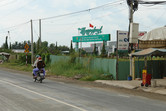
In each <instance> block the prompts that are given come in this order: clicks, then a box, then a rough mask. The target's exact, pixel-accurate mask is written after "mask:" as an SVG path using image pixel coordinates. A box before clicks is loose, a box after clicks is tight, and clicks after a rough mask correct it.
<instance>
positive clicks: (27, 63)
mask: <svg viewBox="0 0 166 111" xmlns="http://www.w3.org/2000/svg"><path fill="white" fill-rule="evenodd" d="M27 58H28V57H27V52H26V66H27V64H28V61H27Z"/></svg>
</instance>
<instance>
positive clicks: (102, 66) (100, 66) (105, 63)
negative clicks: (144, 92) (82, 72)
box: [50, 55, 116, 79]
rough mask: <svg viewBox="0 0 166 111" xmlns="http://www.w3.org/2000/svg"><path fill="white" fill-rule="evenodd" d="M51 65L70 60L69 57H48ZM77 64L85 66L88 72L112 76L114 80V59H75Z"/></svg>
mask: <svg viewBox="0 0 166 111" xmlns="http://www.w3.org/2000/svg"><path fill="white" fill-rule="evenodd" d="M50 60H51V64H54V62H59V61H65V62H68V61H69V60H70V56H55V55H50ZM76 62H77V63H81V64H83V65H84V66H87V68H88V70H97V71H101V72H103V73H105V74H112V75H113V77H114V79H116V59H102V58H82V57H77V58H76Z"/></svg>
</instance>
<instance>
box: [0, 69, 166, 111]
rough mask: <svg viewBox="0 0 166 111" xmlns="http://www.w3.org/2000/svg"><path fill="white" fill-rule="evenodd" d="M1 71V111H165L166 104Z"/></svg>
mask: <svg viewBox="0 0 166 111" xmlns="http://www.w3.org/2000/svg"><path fill="white" fill-rule="evenodd" d="M30 75H31V74H29V75H24V74H19V73H16V72H10V71H5V70H2V69H0V111H166V102H165V101H159V100H153V99H148V98H145V97H140V96H133V95H128V94H123V93H121V92H114V91H107V90H101V89H98V88H93V87H85V86H80V85H77V84H70V83H65V82H59V81H53V80H48V79H45V80H44V81H43V83H35V82H33V80H32V77H31V76H30Z"/></svg>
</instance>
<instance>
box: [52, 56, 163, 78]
mask: <svg viewBox="0 0 166 111" xmlns="http://www.w3.org/2000/svg"><path fill="white" fill-rule="evenodd" d="M50 59H51V64H53V63H54V62H59V61H66V62H68V61H69V60H70V56H55V55H50ZM76 61H77V62H79V63H81V64H84V65H85V64H87V67H88V68H90V70H98V71H102V72H104V73H106V74H112V75H113V78H114V79H116V59H103V58H82V57H77V58H76ZM143 68H144V61H137V60H136V61H135V74H136V77H139V78H142V70H143ZM152 72H153V73H152ZM148 73H149V74H153V78H162V77H163V76H165V77H166V61H165V60H155V61H148ZM129 74H130V62H129V61H119V67H118V79H119V80H127V77H128V75H129Z"/></svg>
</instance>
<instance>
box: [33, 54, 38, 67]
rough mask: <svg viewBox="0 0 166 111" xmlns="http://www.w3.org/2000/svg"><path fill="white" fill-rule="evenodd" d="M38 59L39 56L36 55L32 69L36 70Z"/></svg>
mask: <svg viewBox="0 0 166 111" xmlns="http://www.w3.org/2000/svg"><path fill="white" fill-rule="evenodd" d="M39 57H40V55H36V60H35V62H34V64H33V67H34V68H36V67H37V63H38V61H39V59H38V58H39Z"/></svg>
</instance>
